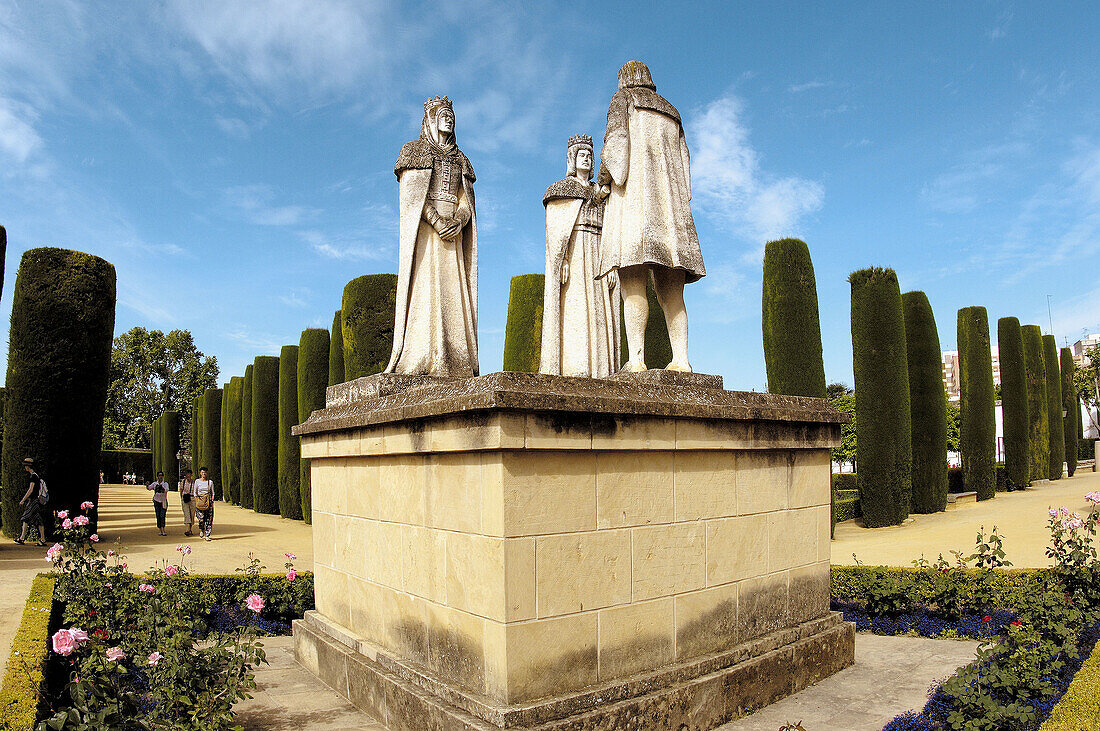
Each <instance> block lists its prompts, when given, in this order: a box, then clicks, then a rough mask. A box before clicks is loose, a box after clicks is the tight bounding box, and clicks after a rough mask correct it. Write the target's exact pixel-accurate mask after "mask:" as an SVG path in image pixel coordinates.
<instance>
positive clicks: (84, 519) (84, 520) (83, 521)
mask: <svg viewBox="0 0 1100 731" xmlns="http://www.w3.org/2000/svg"><path fill="white" fill-rule="evenodd" d="M90 522H91V521H90V520H88V516H86V515H78V516H76V517H75V518H73V525H88V523H90Z"/></svg>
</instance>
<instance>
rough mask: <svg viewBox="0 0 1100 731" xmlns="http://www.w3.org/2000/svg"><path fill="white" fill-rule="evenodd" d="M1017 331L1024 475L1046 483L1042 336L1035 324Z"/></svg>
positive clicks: (1046, 416) (1046, 421) (1047, 436)
mask: <svg viewBox="0 0 1100 731" xmlns="http://www.w3.org/2000/svg"><path fill="white" fill-rule="evenodd" d="M1020 330H1021V333H1022V336H1023V340H1024V374H1025V375H1026V377H1027V455H1028V457H1027V460H1028V476H1029V477H1030V478H1031V479H1032V480H1046V479H1048V478H1049V477H1050V423H1049V422H1050V412H1049V411H1048V410H1047V375H1046V365H1045V363H1044V361H1043V334H1042V331H1041V330H1039V326H1038V325H1024V326H1023V327H1022V328H1020Z"/></svg>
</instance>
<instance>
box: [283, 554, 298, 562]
mask: <svg viewBox="0 0 1100 731" xmlns="http://www.w3.org/2000/svg"><path fill="white" fill-rule="evenodd" d="M283 555H284V556H286V557H287V558H289V559H290V560H291V561H293V560H294V559H296V558H298V557H297V556H295V555H294V554H293V553H284V554H283Z"/></svg>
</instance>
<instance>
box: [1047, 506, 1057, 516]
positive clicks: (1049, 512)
mask: <svg viewBox="0 0 1100 731" xmlns="http://www.w3.org/2000/svg"><path fill="white" fill-rule="evenodd" d="M1047 515H1049V516H1050V517H1052V518H1057V517H1058V511H1057V510H1055V509H1054V508H1051V509H1050V510H1048V511H1047Z"/></svg>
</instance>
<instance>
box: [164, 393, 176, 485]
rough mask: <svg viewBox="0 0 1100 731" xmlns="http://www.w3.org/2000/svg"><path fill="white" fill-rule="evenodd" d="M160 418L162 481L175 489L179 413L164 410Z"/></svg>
mask: <svg viewBox="0 0 1100 731" xmlns="http://www.w3.org/2000/svg"><path fill="white" fill-rule="evenodd" d="M160 420H161V426H160V431H161V435H160V450H161V458H160V460H161V469H162V470H164V481H165V482H167V483H168V487H169V488H172V489H175V487H176V484H177V483H178V482H179V481H180V463H179V460H178V459H176V452H178V451H179V449H180V413H179V412H178V411H165V412H164V413H163V414H162V415H161V417H160Z"/></svg>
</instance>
